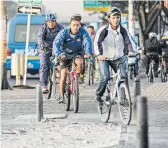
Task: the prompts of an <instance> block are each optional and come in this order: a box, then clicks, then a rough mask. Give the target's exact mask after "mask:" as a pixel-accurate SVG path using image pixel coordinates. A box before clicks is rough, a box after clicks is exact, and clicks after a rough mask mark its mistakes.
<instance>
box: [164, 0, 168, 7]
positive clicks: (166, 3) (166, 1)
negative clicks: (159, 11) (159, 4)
mask: <svg viewBox="0 0 168 148" xmlns="http://www.w3.org/2000/svg"><path fill="white" fill-rule="evenodd" d="M164 6H165V7H166V8H167V9H168V0H164Z"/></svg>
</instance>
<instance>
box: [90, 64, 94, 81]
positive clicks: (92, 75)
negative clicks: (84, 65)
mask: <svg viewBox="0 0 168 148" xmlns="http://www.w3.org/2000/svg"><path fill="white" fill-rule="evenodd" d="M90 71H91V83H92V84H94V67H93V64H91V69H90Z"/></svg>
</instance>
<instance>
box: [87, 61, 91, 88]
mask: <svg viewBox="0 0 168 148" xmlns="http://www.w3.org/2000/svg"><path fill="white" fill-rule="evenodd" d="M87 75H88V76H87V79H88V81H87V83H88V85H89V86H90V81H91V61H90V60H89V61H88V62H87Z"/></svg>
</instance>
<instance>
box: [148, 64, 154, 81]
mask: <svg viewBox="0 0 168 148" xmlns="http://www.w3.org/2000/svg"><path fill="white" fill-rule="evenodd" d="M151 64H152V63H151ZM151 64H150V67H149V82H151V83H152V82H153V79H154V73H153V70H152V69H153V66H152V65H151Z"/></svg>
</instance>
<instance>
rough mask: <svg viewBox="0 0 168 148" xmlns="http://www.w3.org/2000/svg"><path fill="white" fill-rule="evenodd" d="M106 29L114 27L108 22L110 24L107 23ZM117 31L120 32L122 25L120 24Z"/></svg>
mask: <svg viewBox="0 0 168 148" xmlns="http://www.w3.org/2000/svg"><path fill="white" fill-rule="evenodd" d="M106 29H107V30H109V31H111V30H114V29H112V27H111V25H110V23H108V24H107V25H106ZM117 32H120V25H119V26H118V28H117Z"/></svg>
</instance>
